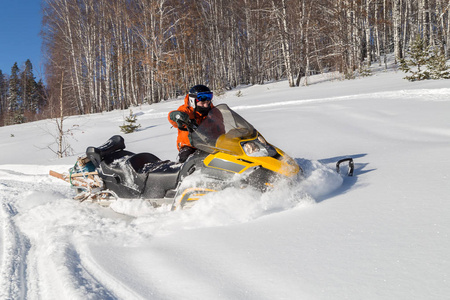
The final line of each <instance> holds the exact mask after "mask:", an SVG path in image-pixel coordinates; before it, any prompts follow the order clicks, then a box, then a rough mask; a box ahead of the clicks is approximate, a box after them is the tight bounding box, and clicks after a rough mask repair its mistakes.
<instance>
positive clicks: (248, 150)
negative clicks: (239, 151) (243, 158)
mask: <svg viewBox="0 0 450 300" xmlns="http://www.w3.org/2000/svg"><path fill="white" fill-rule="evenodd" d="M241 145H242V148H243V149H244V152H245V154H247V155H248V156H254V157H258V156H274V155H276V153H277V152H276V150H275V149H274V148H273V147H272V146H271V145H269V144H267V142H266V140H265V139H264V138H263V137H262V136H259V137H258V138H257V139H255V140H253V141H248V142H243V143H241Z"/></svg>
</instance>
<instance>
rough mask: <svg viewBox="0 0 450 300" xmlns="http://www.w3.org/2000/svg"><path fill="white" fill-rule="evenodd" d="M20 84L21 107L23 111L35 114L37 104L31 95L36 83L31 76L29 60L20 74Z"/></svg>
mask: <svg viewBox="0 0 450 300" xmlns="http://www.w3.org/2000/svg"><path fill="white" fill-rule="evenodd" d="M20 83H21V84H20V86H21V90H20V92H21V93H20V94H21V98H22V106H23V107H24V109H25V110H28V111H31V112H32V113H34V114H35V113H36V110H37V103H36V102H35V100H36V99H33V94H34V93H35V90H36V81H35V78H34V75H33V65H32V64H31V61H30V60H29V59H27V61H26V62H25V69H24V70H23V71H22V73H21V74H20Z"/></svg>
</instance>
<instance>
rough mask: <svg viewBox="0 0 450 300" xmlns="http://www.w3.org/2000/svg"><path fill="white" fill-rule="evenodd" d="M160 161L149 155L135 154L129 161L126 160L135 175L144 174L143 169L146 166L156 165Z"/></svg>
mask: <svg viewBox="0 0 450 300" xmlns="http://www.w3.org/2000/svg"><path fill="white" fill-rule="evenodd" d="M160 161H161V160H160V159H159V158H158V157H157V156H155V155H153V154H151V153H145V152H144V153H138V154H135V155H133V156H131V157H130V159H128V163H129V164H130V165H131V166H132V167H133V169H134V170H135V171H136V172H137V173H145V172H146V170H145V167H146V166H147V165H148V164H154V163H158V162H160Z"/></svg>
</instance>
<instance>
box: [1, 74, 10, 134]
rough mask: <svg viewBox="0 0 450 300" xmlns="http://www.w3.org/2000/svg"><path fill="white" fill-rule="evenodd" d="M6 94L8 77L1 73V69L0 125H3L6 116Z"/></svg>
mask: <svg viewBox="0 0 450 300" xmlns="http://www.w3.org/2000/svg"><path fill="white" fill-rule="evenodd" d="M7 96H8V79H7V77H6V75H5V74H3V72H2V70H0V118H1V121H2V122H0V125H3V122H4V120H5V117H6V112H7V111H8V106H7V103H6V100H7Z"/></svg>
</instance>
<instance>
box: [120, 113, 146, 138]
mask: <svg viewBox="0 0 450 300" xmlns="http://www.w3.org/2000/svg"><path fill="white" fill-rule="evenodd" d="M136 121H137V119H136V115H133V111H132V110H131V109H130V115H129V116H128V117H126V118H125V122H124V124H123V125H122V126H119V127H120V131H122V132H123V133H125V134H127V133H132V132H135V131H136V130H137V129H138V128H139V127H141V124H137V125H136V124H135V123H136Z"/></svg>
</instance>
